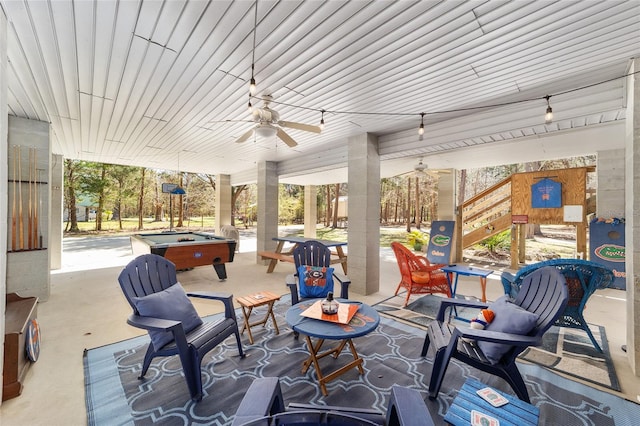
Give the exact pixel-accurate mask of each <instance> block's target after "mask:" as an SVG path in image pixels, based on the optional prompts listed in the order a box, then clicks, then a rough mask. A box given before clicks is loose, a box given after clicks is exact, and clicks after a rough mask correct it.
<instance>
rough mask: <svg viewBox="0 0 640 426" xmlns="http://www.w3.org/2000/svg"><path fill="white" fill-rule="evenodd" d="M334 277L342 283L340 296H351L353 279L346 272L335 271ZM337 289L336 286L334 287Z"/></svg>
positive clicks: (345, 297) (344, 297)
mask: <svg viewBox="0 0 640 426" xmlns="http://www.w3.org/2000/svg"><path fill="white" fill-rule="evenodd" d="M333 278H335V280H336V281H338V282H339V283H340V297H341V298H343V299H348V298H349V285H350V284H351V280H350V279H349V277H347V276H346V275H344V274H341V273H339V272H336V271H335V270H334V271H333ZM334 290H335V288H334Z"/></svg>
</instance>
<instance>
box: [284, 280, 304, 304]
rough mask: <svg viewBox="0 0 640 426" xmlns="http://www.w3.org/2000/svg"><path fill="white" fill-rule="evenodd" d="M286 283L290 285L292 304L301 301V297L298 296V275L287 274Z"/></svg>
mask: <svg viewBox="0 0 640 426" xmlns="http://www.w3.org/2000/svg"><path fill="white" fill-rule="evenodd" d="M284 283H285V284H286V286H287V287H289V292H290V293H291V306H293V305H297V304H298V302H300V298H299V297H298V275H293V274H290V275H287V276H286V277H285V279H284Z"/></svg>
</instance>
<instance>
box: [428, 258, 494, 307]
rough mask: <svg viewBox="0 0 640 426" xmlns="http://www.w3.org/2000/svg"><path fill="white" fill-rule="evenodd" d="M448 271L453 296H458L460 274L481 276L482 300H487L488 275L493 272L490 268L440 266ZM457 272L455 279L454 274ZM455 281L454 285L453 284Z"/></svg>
mask: <svg viewBox="0 0 640 426" xmlns="http://www.w3.org/2000/svg"><path fill="white" fill-rule="evenodd" d="M440 269H441V270H443V271H444V272H446V273H447V281H449V289H450V290H451V297H455V296H456V289H457V288H458V277H459V276H460V275H466V276H469V277H479V278H480V287H481V288H482V301H483V302H486V301H487V277H488V276H489V275H491V274H492V273H493V271H491V270H489V269H482V268H476V267H472V266H466V265H449V266H443V267H442V268H440ZM453 274H456V277H455V280H454V279H453V277H452V275H453ZM452 281H453V285H452Z"/></svg>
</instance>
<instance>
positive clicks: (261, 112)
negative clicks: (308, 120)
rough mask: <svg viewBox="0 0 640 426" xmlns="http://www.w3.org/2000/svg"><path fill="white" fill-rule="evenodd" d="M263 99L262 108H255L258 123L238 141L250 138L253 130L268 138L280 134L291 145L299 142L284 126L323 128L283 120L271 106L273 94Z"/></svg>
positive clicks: (311, 129) (308, 130)
mask: <svg viewBox="0 0 640 426" xmlns="http://www.w3.org/2000/svg"><path fill="white" fill-rule="evenodd" d="M262 101H263V102H264V105H263V106H262V108H254V109H253V121H255V122H256V123H257V124H256V125H254V126H253V127H252V128H251V129H250V130H249V131H247V132H246V133H245V134H243V135H242V136H240V137H239V138H238V140H236V143H241V142H245V141H246V140H248V139H249V138H250V137H251V135H253V132H256V133H257V134H258V135H259V136H262V137H265V138H268V137H273V136H278V137H279V138H280V139H281V140H282V141H283V142H284V143H286V144H287V145H288V146H290V147H294V146H296V145H298V143H297V142H296V141H295V140H294V139H293V138H292V137H291V136H289V135H288V134H287V132H285V131H284V130H283V129H282V128H283V127H287V128H289V129H297V130H304V131H305V132H313V133H320V132H321V130H322V129H320V127H319V126H313V125H311V124H303V123H294V122H291V121H281V120H280V114H278V112H277V111H276V110H274V109H271V108H270V107H269V104H270V103H271V102H272V101H273V97H272V96H271V95H263V96H262Z"/></svg>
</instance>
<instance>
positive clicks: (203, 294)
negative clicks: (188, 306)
mask: <svg viewBox="0 0 640 426" xmlns="http://www.w3.org/2000/svg"><path fill="white" fill-rule="evenodd" d="M187 296H189V297H197V298H199V299H209V300H217V301H219V302H222V303H224V316H225V318H234V319H235V317H236V315H235V311H234V310H233V295H232V294H229V293H213V292H209V291H194V292H189V293H187Z"/></svg>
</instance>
